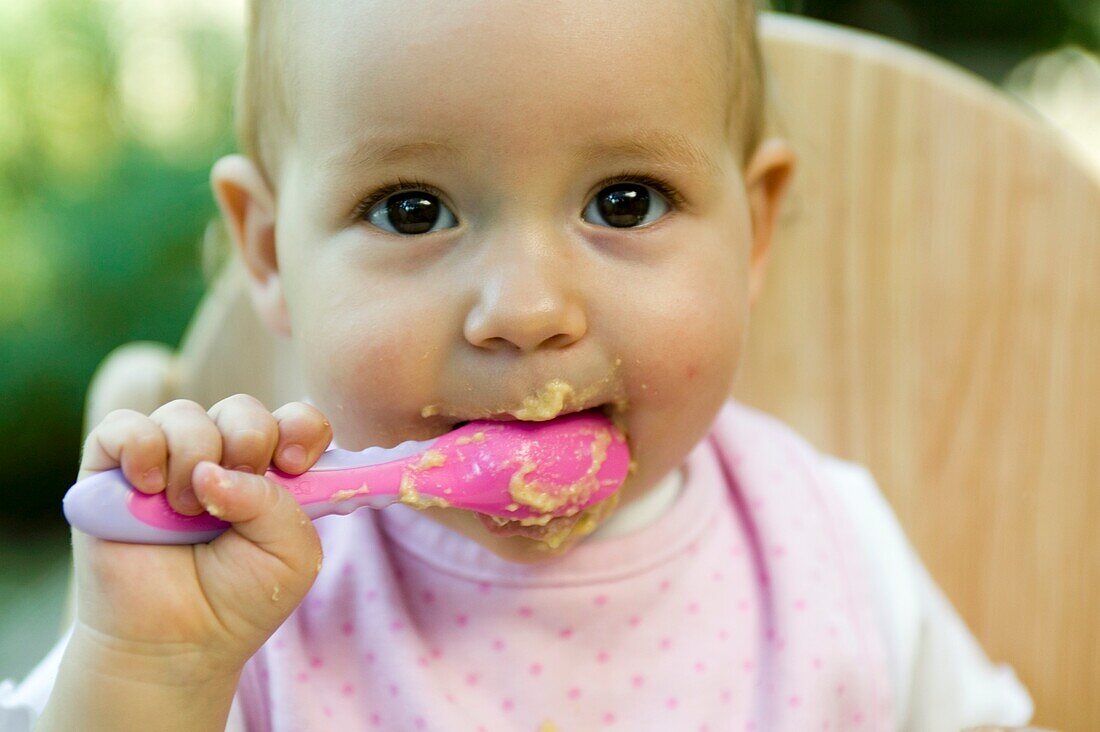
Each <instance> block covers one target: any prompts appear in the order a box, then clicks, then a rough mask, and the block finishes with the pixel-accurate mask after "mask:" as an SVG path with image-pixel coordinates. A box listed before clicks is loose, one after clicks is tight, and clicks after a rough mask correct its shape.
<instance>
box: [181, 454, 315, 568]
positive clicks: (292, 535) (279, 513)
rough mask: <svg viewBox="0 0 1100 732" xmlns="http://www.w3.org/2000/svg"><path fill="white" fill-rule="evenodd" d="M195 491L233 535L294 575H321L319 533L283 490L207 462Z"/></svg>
mask: <svg viewBox="0 0 1100 732" xmlns="http://www.w3.org/2000/svg"><path fill="white" fill-rule="evenodd" d="M191 485H192V487H193V488H194V490H195V496H196V497H197V498H198V499H199V502H200V503H202V505H203V507H204V508H205V509H206V510H207V512H208V513H209V514H210V515H211V516H215V517H217V518H220V519H221V520H222V521H227V522H229V523H231V524H232V525H233V530H234V531H236V532H237V533H238V534H240V535H241V536H242V537H244V538H245V539H247V540H248V541H250V542H252V543H253V544H255V545H256V546H258V547H259V548H261V549H263V550H264V551H266V552H268V553H270V554H273V555H274V556H276V557H277V558H279V559H281V560H282V561H283V562H284V563H286V565H287V566H288V567H290V569H291V570H293V571H294V572H296V573H303V574H305V573H308V574H310V575H313V574H316V572H317V571H318V570H319V569H320V566H321V541H320V538H319V537H318V536H317V530H316V529H315V528H314V527H313V523H312V522H311V521H310V518H309V516H307V515H306V513H305V511H303V510H302V507H301V506H300V505H298V502H297V501H295V500H294V497H293V496H292V495H290V492H289V491H288V490H287V489H286V488H284V487H283V486H281V485H279V484H278V483H275V482H274V481H271V480H269V479H267V478H265V477H264V476H261V475H254V474H252V473H245V472H242V471H239V470H226V469H225V468H223V467H221V466H220V465H218V464H217V463H213V462H209V461H206V460H204V461H202V462H200V463H199V464H198V465H196V466H195V470H194V472H193V473H192V478H191Z"/></svg>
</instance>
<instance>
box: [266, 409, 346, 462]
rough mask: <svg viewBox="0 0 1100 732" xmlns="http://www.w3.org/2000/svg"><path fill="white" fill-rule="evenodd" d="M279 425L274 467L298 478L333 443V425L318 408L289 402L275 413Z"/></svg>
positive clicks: (273, 413)
mask: <svg viewBox="0 0 1100 732" xmlns="http://www.w3.org/2000/svg"><path fill="white" fill-rule="evenodd" d="M272 415H273V416H274V417H275V419H276V420H278V422H279V445H278V447H276V448H275V459H274V462H275V467H277V468H279V470H282V471H283V472H284V473H290V474H291V475H298V474H300V473H304V472H305V471H307V470H309V468H310V467H311V466H312V465H313V463H315V462H317V458H319V457H321V453H323V452H324V451H325V448H327V447H328V446H329V443H330V442H332V425H330V424H329V422H328V420H327V419H325V415H323V414H321V411H320V410H319V409H317V408H316V407H314V406H312V405H310V404H306V403H305V402H290V403H288V404H284V405H283V406H281V407H279V408H278V409H276V410H275V411H274V412H272Z"/></svg>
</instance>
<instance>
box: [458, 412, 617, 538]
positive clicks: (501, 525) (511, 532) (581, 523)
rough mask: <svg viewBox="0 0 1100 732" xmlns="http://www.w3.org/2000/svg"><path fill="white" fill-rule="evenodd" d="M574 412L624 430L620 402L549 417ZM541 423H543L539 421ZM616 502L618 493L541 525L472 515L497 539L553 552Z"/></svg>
mask: <svg viewBox="0 0 1100 732" xmlns="http://www.w3.org/2000/svg"><path fill="white" fill-rule="evenodd" d="M577 411H580V412H594V413H599V414H602V415H603V416H605V417H607V419H608V420H610V421H612V422H613V423H614V424H615V425H616V427H617V428H618V429H619V430H620V431H621V432H622V433H623V434H624V436H625V435H626V429H625V427H624V426H623V422H622V409H621V403H614V402H606V403H603V404H599V405H597V406H594V407H590V408H588V409H581V410H568V411H566V410H562V412H561V413H559V414H557V415H555V416H554V417H552V419H558V418H560V417H564V416H566V415H567V414H573V413H575V412H577ZM480 419H497V420H500V421H516V418H515V417H514V416H512V415H510V414H501V415H494V416H493V417H482V418H480ZM469 421H470V420H465V421H461V422H457V423H455V424H454V425H453V427H452V429H458V428H459V427H461V426H463V425H465V424H468V423H469ZM540 421H545V420H540ZM617 502H618V494H617V493H616V494H613V495H612V496H611V498H609V499H607V500H605V501H603V502H602V503H601V504H597V505H593V506H589V507H588V508H586V509H584V510H582V511H580V512H578V513H575V514H573V515H571V516H556V517H554V518H551V519H550V520H549V521H546V523H544V524H541V525H539V524H533V525H532V524H527V525H524V523H523V522H522V521H520V520H516V519H505V518H500V517H497V516H490V515H488V514H484V513H480V512H476V511H475V512H474V514H475V515H476V516H477V518H478V520H479V521H481V525H482V526H484V527H485V530H486V531H487V532H489V533H490V534H492V535H494V536H499V537H516V536H519V537H523V538H525V539H530V540H531V541H535V542H538V543H539V544H541V545H543V546H544V547H545V548H549V549H557V548H558V547H559V546H560V545H561V544H563V543H564V542H565V541H566V539H569V538H570V537H572V536H574V534H576V535H577V537H578V538H579V537H580V536H585V535H587V534H589V533H591V532H592V531H593V530H594V529H595V528H596V526H597V525H598V524H599V522H600V520H601V519H602V518H603V517H605V516H606V515H607V514H608V513H609V512H610V511H611V510H613V509H614V506H615V504H616V503H617Z"/></svg>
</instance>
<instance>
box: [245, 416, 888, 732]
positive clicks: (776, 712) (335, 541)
mask: <svg viewBox="0 0 1100 732" xmlns="http://www.w3.org/2000/svg"><path fill="white" fill-rule="evenodd" d="M816 460H817V456H816V453H814V451H813V448H812V447H810V446H809V445H808V444H807V443H805V441H804V440H802V439H801V438H800V437H798V436H797V435H795V434H794V433H793V432H791V431H790V430H789V429H787V428H786V427H784V426H783V425H781V424H780V423H778V422H776V421H775V420H773V419H772V418H770V417H767V416H766V415H763V414H762V413H759V412H755V411H753V410H751V409H748V408H746V407H743V406H741V405H738V404H736V403H733V402H730V403H728V404H727V405H726V406H725V407H724V408H723V410H722V412H721V413H720V415H719V417H718V419H717V421H716V423H715V425H714V428H713V429H712V432H711V434H710V435H709V436H708V438H707V439H705V440H703V441H702V442H700V443H699V445H697V446H696V448H695V449H694V450H693V451H692V452H691V454H690V455H689V456H688V459H687V460H686V461H685V476H686V481H685V487H684V490H683V494H682V495H681V497H680V498H679V499H678V501H677V503H676V505H675V506H673V508H672V509H671V510H670V511H669V512H668V513H667V514H666V515H665V516H664V517H662V518H661V519H660V520H658V521H657V522H656V523H654V524H652V525H651V526H649V527H646V528H644V529H642V530H640V531H639V532H637V533H636V534H632V535H629V536H626V537H621V538H618V539H614V540H607V541H595V540H593V541H590V542H584V543H582V544H581V545H580V546H579V547H578V548H576V549H575V550H573V551H572V552H570V553H569V554H568V555H566V556H565V557H562V558H561V559H559V560H555V562H554V563H548V564H546V565H517V564H510V563H508V562H506V561H504V560H501V559H499V558H496V557H494V556H492V555H490V554H489V553H488V552H486V551H485V550H483V549H481V548H480V547H477V546H476V545H474V544H473V543H472V542H470V541H469V540H466V539H465V538H463V537H461V536H459V535H458V534H454V533H452V532H450V531H449V530H447V529H444V528H443V527H441V526H440V525H438V524H435V523H434V522H432V521H430V520H428V519H427V518H425V517H424V516H422V515H420V514H417V513H416V512H415V511H412V510H411V509H407V508H406V507H403V506H397V507H394V509H386V511H384V512H381V513H377V512H371V511H359V512H356V513H353V514H351V515H349V516H347V517H326V518H323V519H319V520H318V521H317V522H316V524H315V525H316V526H317V529H318V532H319V534H320V536H321V539H322V543H323V546H324V551H325V558H326V559H325V563H324V565H323V566H322V570H321V573H320V575H319V576H318V578H317V580H316V582H315V583H314V585H313V588H312V589H311V590H310V593H309V594H308V595H307V598H306V601H305V602H303V603H302V604H301V605H300V606H299V607H298V608H297V609H296V610H295V612H294V613H293V614H292V615H291V616H290V618H288V619H287V621H286V622H285V623H284V624H283V626H282V627H281V628H280V629H279V630H278V631H277V633H276V634H275V635H274V636H273V637H272V639H271V640H269V641H268V643H266V644H265V645H264V646H263V647H262V648H261V649H260V651H259V652H257V654H256V655H255V656H254V657H253V659H252V660H251V661H249V663H248V665H247V666H246V667H245V672H244V674H243V675H242V679H241V685H240V688H239V692H238V693H239V696H240V700H241V702H242V705H243V707H244V711H245V716H246V718H247V720H248V721H249V728H256V729H265V730H271V732H293V731H296V730H303V729H360V728H375V729H395V730H421V729H423V730H436V729H439V730H452V729H461V730H464V731H465V730H469V731H470V732H474V731H475V730H478V729H485V730H498V729H538V728H539V726H540V725H541V724H542V723H543V722H544V721H546V720H553V722H554V724H555V725H556V726H557V727H558V728H560V729H604V728H607V729H612V728H617V729H624V730H631V729H684V730H730V729H738V730H769V731H770V730H777V731H786V730H845V729H855V730H868V731H870V730H887V729H892V728H893V727H894V720H893V709H892V705H891V698H890V690H889V688H887V687H886V685H885V680H886V679H888V678H889V673H888V671H887V666H886V662H885V654H884V649H883V648H882V647H881V643H880V641H879V640H878V639H879V638H880V636H881V630H880V629H879V628H877V627H875V626H874V624H873V616H872V614H871V611H870V610H871V609H870V605H869V602H868V599H869V594H868V588H867V587H866V586H865V584H866V583H865V579H864V578H863V576H862V575H861V574H860V573H859V572H858V571H857V567H858V566H859V565H858V561H859V557H858V555H857V554H856V553H855V550H854V546H853V545H852V543H851V540H850V538H849V537H850V532H849V531H848V529H847V528H846V527H845V526H844V524H843V516H844V514H842V513H841V511H840V510H839V507H838V506H837V505H835V504H834V503H833V501H834V500H835V499H832V498H831V497H830V494H829V491H828V490H827V489H826V486H825V484H824V482H823V480H822V478H821V476H820V475H819V473H818V469H817V467H816V465H817V463H816ZM395 509H396V510H395Z"/></svg>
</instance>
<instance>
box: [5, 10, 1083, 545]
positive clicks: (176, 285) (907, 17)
mask: <svg viewBox="0 0 1100 732" xmlns="http://www.w3.org/2000/svg"><path fill="white" fill-rule="evenodd" d="M242 5H243V0H0V393H2V394H3V395H4V396H3V406H4V408H3V409H2V410H0V475H4V476H5V480H4V481H3V483H2V486H3V487H2V488H0V491H2V493H3V506H4V508H3V510H2V511H0V531H3V530H8V531H10V530H13V529H17V528H23V529H26V528H36V527H37V528H43V527H44V528H53V529H64V523H63V519H62V517H61V512H60V498H61V496H62V495H63V493H64V491H65V490H66V489H67V487H68V486H69V485H70V484H71V483H72V481H73V480H74V479H75V476H76V471H77V465H78V462H79V453H80V435H81V423H82V412H83V405H84V398H85V391H86V389H87V385H88V382H89V380H90V378H91V376H92V373H93V371H94V370H95V368H96V366H97V364H98V363H99V362H100V361H101V360H102V359H103V357H104V356H106V355H107V353H108V352H109V351H111V350H112V349H113V348H115V347H116V346H119V345H121V344H123V343H125V342H127V341H132V340H138V339H142V340H156V341H162V342H165V343H168V344H172V345H176V344H178V343H179V339H180V336H181V335H182V333H183V330H184V327H185V326H186V324H187V322H188V320H189V318H190V316H191V314H192V311H193V309H194V307H195V305H196V303H197V302H198V300H199V298H200V296H201V294H202V290H203V287H204V282H203V276H202V272H201V254H200V241H201V238H202V233H203V231H204V228H205V226H206V224H207V222H208V221H209V220H210V218H211V216H212V215H213V213H214V205H213V200H212V197H211V195H210V191H209V187H208V183H207V177H208V171H209V168H210V165H211V164H212V163H213V161H214V160H215V159H216V158H217V157H218V156H219V155H221V154H223V153H225V152H227V151H229V150H230V149H231V148H232V138H231V100H232V89H233V84H234V78H233V77H234V71H235V69H236V66H237V63H238V60H239V53H240V41H241V39H240V37H239V36H240V18H239V15H240V7H241V6H242ZM774 5H776V6H777V7H778V8H779V9H785V10H789V11H792V12H799V13H804V14H807V15H811V16H813V17H818V18H822V19H825V20H831V21H834V22H840V23H845V24H849V25H854V26H857V27H863V28H866V29H869V30H873V31H877V32H880V33H885V34H887V35H892V36H894V37H898V38H901V39H903V40H906V41H909V42H911V43H915V44H918V45H922V46H925V47H928V48H931V49H932V50H933V51H935V52H937V53H942V54H944V55H947V56H948V57H949V58H954V59H955V60H956V61H960V62H962V63H967V64H968V65H970V66H971V68H975V70H977V71H979V72H980V73H985V74H986V75H987V76H990V77H991V78H994V79H996V78H997V74H998V73H1003V72H1004V71H1006V70H1007V68H1008V67H1010V66H1011V65H1014V64H1015V63H1017V62H1019V61H1021V60H1022V59H1023V58H1024V57H1026V56H1027V55H1029V54H1031V53H1033V52H1036V51H1041V50H1046V49H1048V48H1051V47H1054V46H1058V45H1061V44H1063V43H1066V42H1076V43H1079V44H1081V45H1085V46H1087V47H1093V48H1095V47H1096V41H1097V38H1098V34H1100V30H1098V29H1100V0H1061V1H1060V2H1053V1H1052V2H1033V1H1032V0H973V1H972V2H968V3H953V2H947V0H934V1H933V0H919V1H918V0H873V1H872V0H787V1H786V2H776V3H774ZM226 8H230V9H232V8H236V10H235V11H234V10H229V11H227V10H226ZM234 12H235V13H236V14H237V17H234ZM1006 49H1007V50H1006ZM991 59H992V61H991ZM1001 67H1005V68H1001Z"/></svg>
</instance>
